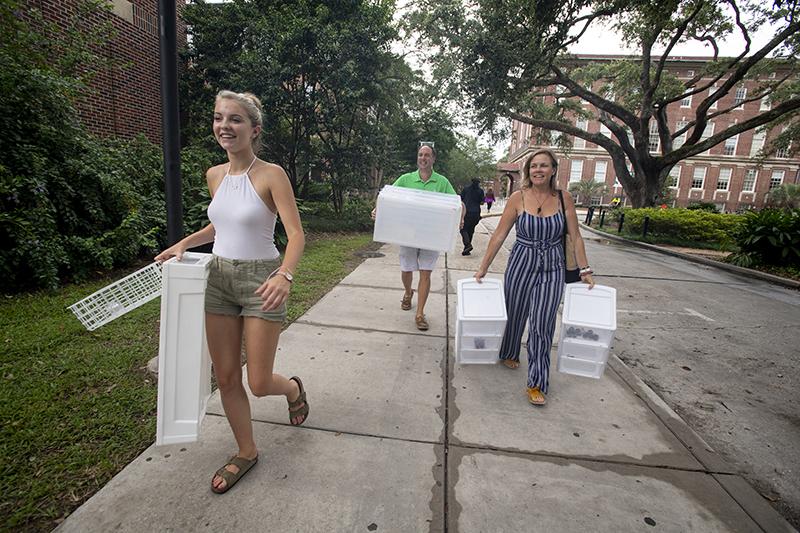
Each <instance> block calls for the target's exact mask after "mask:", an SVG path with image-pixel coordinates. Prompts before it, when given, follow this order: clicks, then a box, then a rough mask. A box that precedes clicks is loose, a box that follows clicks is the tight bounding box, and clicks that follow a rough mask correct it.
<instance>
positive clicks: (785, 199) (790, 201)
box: [767, 183, 800, 210]
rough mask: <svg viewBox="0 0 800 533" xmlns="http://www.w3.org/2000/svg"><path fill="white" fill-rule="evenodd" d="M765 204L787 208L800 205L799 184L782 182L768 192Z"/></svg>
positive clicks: (794, 207) (790, 208) (795, 207)
mask: <svg viewBox="0 0 800 533" xmlns="http://www.w3.org/2000/svg"><path fill="white" fill-rule="evenodd" d="M767 204H768V205H769V206H770V207H779V208H783V209H787V210H792V209H797V208H798V207H800V184H798V183H784V184H783V185H781V186H780V187H776V188H774V189H772V190H771V191H770V192H769V198H768V199H767Z"/></svg>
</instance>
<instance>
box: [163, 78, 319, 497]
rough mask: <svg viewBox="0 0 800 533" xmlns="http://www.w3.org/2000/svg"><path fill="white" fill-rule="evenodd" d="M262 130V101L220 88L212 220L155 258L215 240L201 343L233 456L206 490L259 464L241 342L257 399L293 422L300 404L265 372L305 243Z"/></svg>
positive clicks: (296, 383)
mask: <svg viewBox="0 0 800 533" xmlns="http://www.w3.org/2000/svg"><path fill="white" fill-rule="evenodd" d="M262 127H263V123H262V113H261V103H260V102H259V101H258V99H257V98H256V97H255V96H254V95H252V94H249V93H235V92H231V91H221V92H220V93H219V94H218V95H217V99H216V104H215V106H214V123H213V131H214V137H215V138H216V140H217V142H218V143H219V145H220V146H221V147H222V148H223V149H225V151H226V152H227V153H228V163H226V164H223V165H218V166H215V167H212V168H210V169H209V170H208V172H207V173H206V180H207V182H208V189H209V191H210V192H211V197H212V200H211V203H210V204H209V206H208V215H209V220H210V221H211V223H210V224H209V225H207V226H206V227H205V228H203V229H201V230H200V231H198V232H196V233H193V234H191V235H189V236H188V237H186V238H184V239H183V240H181V241H180V242H178V243H177V244H175V245H173V246H171V247H170V248H168V249H167V250H164V251H163V252H161V253H160V254H159V255H157V256H156V260H157V261H165V260H167V259H169V258H170V257H173V256H174V257H176V258H177V259H178V260H180V259H181V257H182V255H183V253H184V252H185V251H186V250H187V249H188V248H194V247H195V246H200V245H203V244H207V243H210V242H213V243H214V249H213V260H212V262H211V268H210V272H209V278H208V286H207V289H206V302H205V310H206V337H207V339H208V348H209V351H210V354H211V360H212V362H213V365H214V374H215V376H216V380H217V385H218V387H219V391H220V396H221V398H222V405H223V408H224V409H225V415H226V416H227V418H228V422H229V424H230V426H231V429H232V430H233V435H234V437H235V438H236V443H237V445H238V450H237V452H236V454H235V455H234V456H233V457H231V459H230V460H229V461H228V462H227V463H226V464H225V465H224V466H223V467H222V468H220V469H219V470H218V471H217V472H216V473H215V474H214V477H213V478H212V481H211V490H213V491H214V492H216V493H220V494H221V493H223V492H226V491H227V490H228V489H230V488H231V487H232V486H233V485H234V484H235V483H236V482H237V481H238V480H239V479H240V478H241V477H242V476H243V475H244V474H245V473H246V472H247V471H248V470H249V469H250V468H251V467H252V466H253V465H254V464H255V463H256V461H257V460H258V449H257V447H256V443H255V440H254V439H253V424H252V422H251V417H250V402H249V401H248V398H247V393H246V391H245V389H244V385H243V382H242V366H241V346H242V340H243V339H244V347H245V353H246V355H247V381H248V384H249V386H250V391H251V392H252V393H253V394H254V395H256V396H273V395H279V396H285V397H286V399H287V401H288V402H289V421H290V423H291V424H292V425H299V424H302V423H303V422H304V421H305V420H306V418H307V417H308V412H309V406H308V401H307V400H306V395H305V390H304V389H303V384H302V382H301V381H300V378H297V377H292V378H290V379H287V378H285V377H283V376H281V375H279V374H275V373H273V366H274V362H275V352H276V349H277V346H278V337H279V335H280V332H281V326H282V324H283V320H284V319H285V317H286V299H287V297H288V296H289V292H290V290H291V286H292V282H293V275H292V273H293V272H294V270H295V267H296V266H297V263H298V261H299V260H300V256H301V255H302V254H303V248H304V247H305V236H304V234H303V228H302V226H301V224H300V215H299V214H298V212H297V204H296V202H295V198H294V193H293V191H292V186H291V183H290V182H289V179H288V177H287V176H286V173H285V172H284V171H283V169H282V168H281V167H280V166H278V165H275V164H273V163H268V162H266V161H262V160H261V159H259V158H258V157H257V155H256V153H257V152H258V149H259V147H260V140H259V139H260V135H261V130H262ZM278 215H279V216H280V217H281V221H282V222H283V226H284V228H286V235H287V237H288V244H287V245H286V252H285V254H284V257H283V260H281V257H280V253H279V252H278V250H277V248H276V247H275V242H274V229H275V220H276V218H277V216H278Z"/></svg>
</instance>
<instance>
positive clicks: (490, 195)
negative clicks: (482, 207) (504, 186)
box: [483, 188, 494, 213]
mask: <svg viewBox="0 0 800 533" xmlns="http://www.w3.org/2000/svg"><path fill="white" fill-rule="evenodd" d="M483 201H484V202H486V212H487V213H489V212H491V211H492V204H493V203H494V189H492V188H489V190H488V191H486V198H484V199H483Z"/></svg>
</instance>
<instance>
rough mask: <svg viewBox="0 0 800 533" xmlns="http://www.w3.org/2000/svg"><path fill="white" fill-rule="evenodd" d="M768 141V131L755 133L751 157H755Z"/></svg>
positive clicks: (762, 130)
mask: <svg viewBox="0 0 800 533" xmlns="http://www.w3.org/2000/svg"><path fill="white" fill-rule="evenodd" d="M766 140H767V130H764V129H760V130H756V131H754V132H753V144H751V145H750V157H755V156H756V155H757V154H758V152H760V151H761V149H762V148H764V142H765V141H766Z"/></svg>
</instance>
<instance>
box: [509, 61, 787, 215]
mask: <svg viewBox="0 0 800 533" xmlns="http://www.w3.org/2000/svg"><path fill="white" fill-rule="evenodd" d="M621 57H623V56H603V57H601V56H589V55H582V56H579V59H581V60H591V61H593V62H594V61H609V60H618V59H620V58H621ZM705 61H706V59H703V58H674V59H670V60H668V61H667V70H669V71H671V72H672V73H674V74H675V75H676V76H677V77H678V78H679V79H690V78H692V77H694V75H695V72H698V71H701V70H702V69H703V66H704V63H705ZM785 74H786V73H785V72H771V73H766V74H764V76H769V77H772V78H774V77H782V76H783V75H785ZM707 81H709V80H700V81H699V82H698V84H699V85H703V84H705V83H706V82H707ZM756 85H757V82H756V81H755V80H746V81H744V82H743V83H742V84H741V85H739V86H738V87H737V88H736V89H735V90H733V91H731V92H730V93H728V94H727V95H725V96H724V97H723V98H722V99H720V100H719V101H718V102H717V103H716V104H717V105H716V106H715V107H712V108H711V110H710V111H711V112H712V113H713V111H714V109H727V108H728V107H731V106H733V105H735V104H736V103H737V102H740V101H743V100H746V99H747V98H748V96H747V95H748V94H750V95H752V94H753V93H754V91H755V86H756ZM707 96H708V94H707V93H699V94H696V95H694V96H693V97H689V98H686V99H684V100H683V101H681V102H675V103H673V104H670V105H669V106H668V108H667V116H668V120H669V125H670V129H671V131H677V129H678V126H680V125H681V123H686V122H689V121H691V120H692V118H693V116H694V113H695V109H696V108H697V106H698V105H699V103H700V102H701V101H703V99H705V98H706V97H707ZM548 98H549V99H550V103H552V97H548ZM584 105H585V106H587V107H591V104H589V103H584ZM769 106H770V103H769V100H768V99H767V98H764V99H761V100H756V101H752V102H744V103H743V104H742V105H741V106H739V107H738V108H736V109H734V110H732V111H731V112H729V113H726V114H723V115H720V116H718V117H716V118H713V119H712V120H711V121H710V122H709V125H708V127H707V129H706V131H705V132H704V133H703V137H708V136H711V135H713V134H714V131H715V129H716V131H720V130H722V129H727V128H728V127H729V126H730V125H731V124H732V123H734V122H742V121H744V120H747V119H749V118H751V117H753V116H754V115H757V114H758V113H759V112H760V111H764V110H767V109H769V108H770V107H769ZM574 124H575V125H576V126H577V127H578V128H581V129H584V130H586V131H589V132H591V133H597V132H601V133H604V134H606V135H608V136H610V137H612V139H613V138H614V137H613V136H612V134H611V133H610V131H609V130H608V129H607V128H606V127H605V126H604V125H602V124H600V122H599V121H597V120H589V121H587V120H585V119H583V120H575V121H574ZM654 126H655V121H653V122H652V124H651V127H654ZM532 133H533V132H532V126H531V125H530V124H525V123H522V122H518V121H516V120H515V121H513V122H512V140H511V147H510V149H509V156H508V162H507V163H501V164H500V165H498V175H499V176H500V177H501V179H503V180H504V181H506V183H507V185H506V187H507V189H513V188H515V187H514V185H513V183H514V182H515V180H516V179H518V178H519V166H520V164H521V163H522V161H523V160H524V159H525V157H526V156H527V155H528V154H530V153H531V152H532V151H534V150H536V149H538V148H542V146H538V145H535V144H533V143H532V142H531V137H532ZM778 133H780V131H779V130H778V129H777V128H772V129H769V130H764V129H756V130H750V131H746V132H743V133H741V134H739V135H737V136H735V137H731V138H729V139H728V140H726V141H724V142H722V143H720V144H718V145H716V146H714V147H713V148H711V149H710V150H708V151H706V152H704V153H702V154H699V155H696V156H694V157H691V158H689V159H685V160H683V161H681V162H679V163H678V164H677V165H675V167H674V168H673V169H672V172H671V174H670V178H669V186H670V188H671V189H672V190H673V197H674V198H675V199H674V201H673V202H672V203H673V206H678V207H685V206H687V205H689V204H690V203H693V202H700V201H702V202H712V203H714V204H716V206H717V208H718V209H719V210H720V211H726V212H735V211H737V210H741V209H747V208H751V207H755V208H760V207H762V206H763V205H764V203H765V200H766V197H767V195H768V193H769V191H770V190H771V189H773V188H775V187H777V186H779V185H781V184H783V183H798V182H800V180H799V179H798V171H800V160H798V159H796V158H790V157H789V156H788V154H787V152H786V151H779V152H778V153H776V154H775V156H773V157H770V158H768V159H766V160H765V161H764V162H763V164H762V165H760V166H759V165H758V164H757V162H756V161H755V160H754V158H755V157H756V154H757V153H758V152H759V150H760V149H761V148H762V147H763V146H765V145H766V144H767V143H768V142H769V141H770V140H771V139H772V138H773V137H774V136H775V135H777V134H778ZM650 138H651V147H650V148H651V151H652V152H658V151H659V150H660V146H659V141H658V135H657V134H655V135H654V134H652V131H651V137H650ZM684 139H685V136H684ZM679 141H680V138H678V139H676V141H675V142H676V144H677V143H678V142H679ZM572 142H573V147H572V150H571V151H570V153H569V154H568V155H567V154H559V155H561V157H559V166H558V183H559V187H561V188H563V189H566V188H567V187H568V186H569V183H571V182H573V181H580V180H581V179H594V180H596V181H602V182H605V183H606V184H607V185H608V189H609V193H608V194H606V195H605V196H602V197H596V198H592V203H593V204H605V203H608V202H609V201H610V200H611V199H612V198H613V197H614V196H619V197H622V198H623V201H625V202H627V200H626V199H625V198H624V196H625V194H624V191H623V190H622V186H621V185H620V183H619V182H618V181H617V179H616V173H615V171H614V165H613V163H612V161H611V157H610V156H609V155H608V153H607V152H606V151H605V150H604V149H603V148H601V147H600V146H598V145H596V144H594V143H591V142H588V141H585V140H583V139H580V138H577V137H576V138H573V141H572ZM545 148H547V147H546V146H545ZM556 153H557V154H558V150H556Z"/></svg>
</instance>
